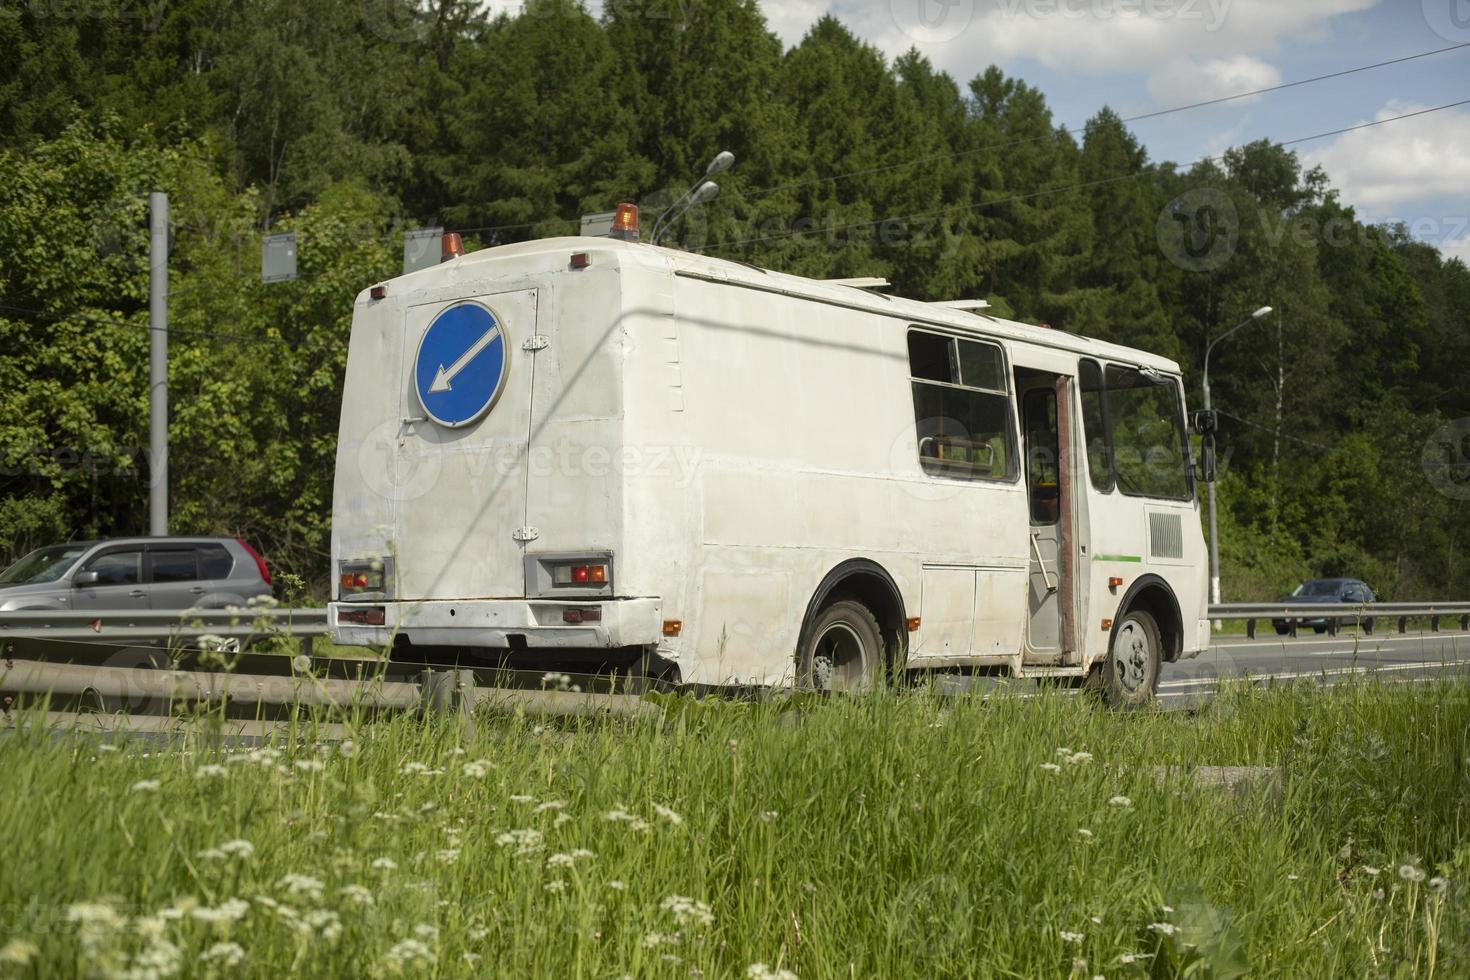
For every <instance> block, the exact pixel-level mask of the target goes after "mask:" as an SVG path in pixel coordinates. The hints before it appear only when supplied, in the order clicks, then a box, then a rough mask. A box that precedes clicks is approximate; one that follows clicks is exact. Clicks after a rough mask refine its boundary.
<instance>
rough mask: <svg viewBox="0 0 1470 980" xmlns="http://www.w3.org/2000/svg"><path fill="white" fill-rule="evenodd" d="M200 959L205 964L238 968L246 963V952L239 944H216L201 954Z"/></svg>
mask: <svg viewBox="0 0 1470 980" xmlns="http://www.w3.org/2000/svg"><path fill="white" fill-rule="evenodd" d="M199 958H200V959H201V960H203V961H204V962H205V963H213V964H217V965H219V966H223V967H226V968H230V967H236V966H239V965H240V964H241V963H243V962H244V961H245V950H244V949H242V948H241V947H240V944H239V943H215V944H214V945H213V946H211V947H209V948H208V949H206V950H205V951H204V952H202V953H200V954H199Z"/></svg>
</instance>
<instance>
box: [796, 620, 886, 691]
mask: <svg viewBox="0 0 1470 980" xmlns="http://www.w3.org/2000/svg"><path fill="white" fill-rule="evenodd" d="M883 660H884V651H883V631H882V630H881V629H879V628H878V620H877V619H875V618H874V617H873V614H872V613H871V612H869V611H868V607H867V606H864V605H863V604H862V603H861V602H854V601H853V600H851V599H843V600H841V601H839V602H834V603H832V604H831V605H830V606H828V607H827V608H826V609H823V610H822V611H821V612H820V613H819V614H818V615H817V618H816V620H815V621H813V623H812V625H811V628H810V629H809V630H807V634H806V638H805V640H804V642H803V643H802V648H801V650H799V651H798V652H797V659H796V662H797V669H798V674H799V676H798V680H799V682H800V686H801V687H803V688H805V689H807V690H817V691H832V692H841V693H844V694H856V693H861V692H863V691H868V690H871V689H872V688H873V687H874V686H875V685H876V684H877V683H878V682H879V679H880V678H881V677H882V676H883Z"/></svg>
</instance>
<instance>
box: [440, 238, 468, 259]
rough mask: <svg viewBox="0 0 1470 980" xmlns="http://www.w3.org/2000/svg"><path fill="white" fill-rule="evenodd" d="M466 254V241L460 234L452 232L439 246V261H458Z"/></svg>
mask: <svg viewBox="0 0 1470 980" xmlns="http://www.w3.org/2000/svg"><path fill="white" fill-rule="evenodd" d="M463 254H464V239H463V238H460V237H459V232H456V231H451V232H449V234H447V235H445V236H444V238H443V239H442V240H441V243H440V246H439V261H440V262H448V261H449V260H450V259H457V258H459V257H460V256H461V255H463Z"/></svg>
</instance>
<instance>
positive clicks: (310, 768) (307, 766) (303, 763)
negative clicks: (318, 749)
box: [296, 759, 327, 772]
mask: <svg viewBox="0 0 1470 980" xmlns="http://www.w3.org/2000/svg"><path fill="white" fill-rule="evenodd" d="M296 768H297V769H300V770H301V771H302V772H321V771H322V770H323V769H325V768H327V764H326V763H325V762H322V761H321V760H320V759H297V760H296Z"/></svg>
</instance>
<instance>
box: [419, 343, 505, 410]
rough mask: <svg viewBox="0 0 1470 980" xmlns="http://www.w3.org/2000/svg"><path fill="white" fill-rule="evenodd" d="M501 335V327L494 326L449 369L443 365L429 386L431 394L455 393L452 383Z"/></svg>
mask: <svg viewBox="0 0 1470 980" xmlns="http://www.w3.org/2000/svg"><path fill="white" fill-rule="evenodd" d="M499 335H500V327H499V326H493V327H491V328H490V329H489V330H487V331H485V336H483V337H481V338H480V339H479V340H477V341H475V342H474V343H473V344H471V345H470V349H469V350H467V351H465V352H464V354H462V355H460V358H459V360H457V361H455V362H454V363H453V364H451V365H449V367H447V368H446V367H445V366H444V365H442V364H441V365H439V371H438V373H436V374H435V375H434V383H433V384H431V385H429V394H431V395H442V394H443V393H444V392H446V391H453V390H454V388H453V386H452V385H451V384H450V382H452V381H453V380H454V379H455V378H457V377H459V376H460V374H461V373H463V371H464V369H465V368H467V367H469V366H470V362H471V361H473V360H474V359H475V358H477V357H479V356H480V355H481V354H483V353H485V348H487V347H489V346H490V345H491V344H492V343H494V342H495V338H496V337H498V336H499Z"/></svg>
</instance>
